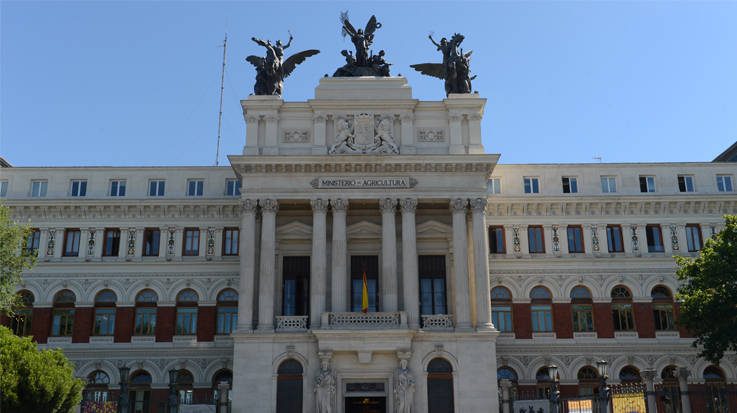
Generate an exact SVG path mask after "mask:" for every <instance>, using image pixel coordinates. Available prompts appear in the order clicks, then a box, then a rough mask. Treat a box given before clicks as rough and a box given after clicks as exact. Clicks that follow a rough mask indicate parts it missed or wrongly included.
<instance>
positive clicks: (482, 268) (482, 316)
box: [471, 198, 494, 330]
mask: <svg viewBox="0 0 737 413" xmlns="http://www.w3.org/2000/svg"><path fill="white" fill-rule="evenodd" d="M487 202H488V201H487V200H486V198H476V199H474V200H472V201H471V219H472V225H473V229H472V231H473V256H474V269H475V274H476V329H477V330H493V329H494V324H493V323H492V322H491V297H490V296H489V293H490V291H491V286H490V283H489V237H488V233H487V229H486V228H487V227H486V204H487Z"/></svg>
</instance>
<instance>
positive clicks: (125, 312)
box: [115, 307, 136, 343]
mask: <svg viewBox="0 0 737 413" xmlns="http://www.w3.org/2000/svg"><path fill="white" fill-rule="evenodd" d="M135 316H136V309H135V308H134V307H118V308H116V309H115V342H116V343H130V341H131V336H133V326H134V322H135Z"/></svg>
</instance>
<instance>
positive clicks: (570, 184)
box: [562, 176, 578, 194]
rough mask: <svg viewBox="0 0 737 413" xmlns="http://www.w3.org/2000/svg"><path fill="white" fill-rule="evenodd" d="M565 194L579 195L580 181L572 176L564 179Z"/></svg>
mask: <svg viewBox="0 0 737 413" xmlns="http://www.w3.org/2000/svg"><path fill="white" fill-rule="evenodd" d="M562 180H563V193H564V194H575V193H578V179H577V178H574V177H572V176H564V177H563V179H562Z"/></svg>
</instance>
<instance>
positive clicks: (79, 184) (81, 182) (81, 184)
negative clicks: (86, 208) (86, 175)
mask: <svg viewBox="0 0 737 413" xmlns="http://www.w3.org/2000/svg"><path fill="white" fill-rule="evenodd" d="M69 194H70V195H71V196H87V180H86V179H72V188H71V190H70V191H69Z"/></svg>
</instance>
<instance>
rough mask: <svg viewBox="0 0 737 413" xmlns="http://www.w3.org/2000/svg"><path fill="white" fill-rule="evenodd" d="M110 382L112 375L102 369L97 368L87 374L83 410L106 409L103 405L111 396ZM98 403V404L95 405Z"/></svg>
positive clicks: (83, 394) (83, 393)
mask: <svg viewBox="0 0 737 413" xmlns="http://www.w3.org/2000/svg"><path fill="white" fill-rule="evenodd" d="M109 384H110V376H108V375H107V373H105V372H104V371H102V370H95V371H93V372H92V373H90V374H89V375H88V376H87V386H85V389H84V391H83V392H82V399H83V401H82V411H83V412H84V411H98V410H99V409H98V406H99V407H100V409H104V408H103V407H102V405H104V403H106V402H107V401H108V399H109V397H110V394H109V392H108V385H109ZM94 404H97V405H98V406H94Z"/></svg>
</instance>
